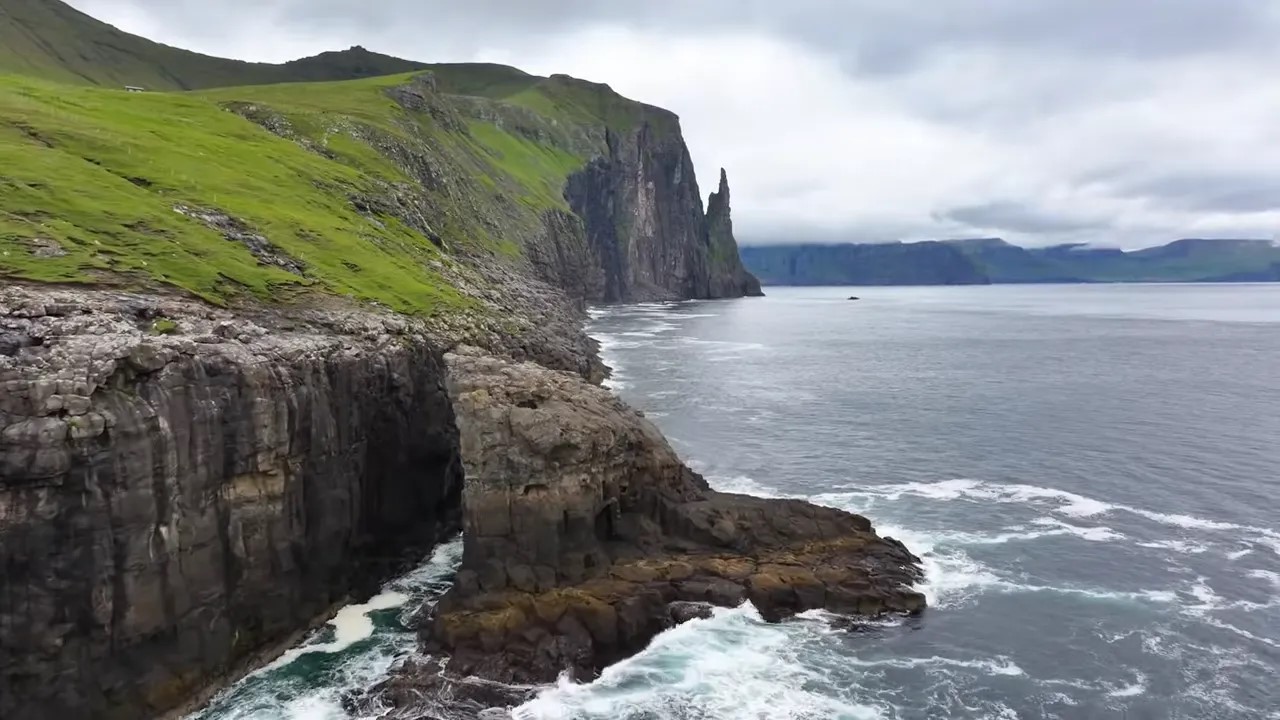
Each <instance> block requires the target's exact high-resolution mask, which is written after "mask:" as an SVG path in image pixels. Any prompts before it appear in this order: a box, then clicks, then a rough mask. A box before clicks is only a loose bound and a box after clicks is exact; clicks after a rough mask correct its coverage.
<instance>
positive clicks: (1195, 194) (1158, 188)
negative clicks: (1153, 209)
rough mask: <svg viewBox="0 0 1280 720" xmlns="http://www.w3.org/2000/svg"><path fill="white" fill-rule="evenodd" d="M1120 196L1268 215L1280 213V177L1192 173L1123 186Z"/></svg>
mask: <svg viewBox="0 0 1280 720" xmlns="http://www.w3.org/2000/svg"><path fill="white" fill-rule="evenodd" d="M1117 191H1118V193H1119V194H1121V195H1123V196H1125V197H1131V198H1144V199H1148V200H1151V201H1153V202H1156V203H1159V204H1162V205H1165V206H1169V207H1173V208H1176V209H1180V210H1192V211H1207V212H1214V211H1221V212H1243V213H1250V212H1265V211H1268V210H1280V174H1249V173H1240V174H1233V173H1226V174H1222V173H1212V172H1205V173H1189V174H1178V175H1166V176H1161V177H1152V178H1146V179H1141V180H1136V181H1129V182H1127V183H1124V184H1122V185H1121V186H1120V187H1119V188H1118V189H1117Z"/></svg>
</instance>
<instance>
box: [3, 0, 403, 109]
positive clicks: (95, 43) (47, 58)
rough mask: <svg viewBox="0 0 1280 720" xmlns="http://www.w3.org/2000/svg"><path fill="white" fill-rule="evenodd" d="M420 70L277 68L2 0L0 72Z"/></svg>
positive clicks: (377, 60)
mask: <svg viewBox="0 0 1280 720" xmlns="http://www.w3.org/2000/svg"><path fill="white" fill-rule="evenodd" d="M422 67H424V65H423V64H422V63H415V62H410V61H408V60H401V59H399V58H394V57H390V56H388V55H380V54H378V53H373V52H369V51H368V50H365V49H363V48H358V47H356V48H351V49H350V50H344V51H341V52H330V53H323V54H321V55H317V56H315V57H310V58H303V59H301V60H295V61H293V62H288V63H283V64H280V65H271V64H267V63H249V62H242V61H239V60H227V59H223V58H215V57H210V56H208V55H201V54H200V53H194V52H190V51H188V50H180V49H178V48H174V47H169V46H168V45H161V44H160V43H156V42H152V41H150V40H147V39H146V38H141V37H138V36H137V35H131V34H129V33H126V32H122V31H120V30H117V29H116V28H114V27H112V26H111V25H108V24H106V23H104V22H100V21H98V20H96V19H94V18H92V17H89V16H88V15H85V14H84V13H82V12H80V11H79V10H76V9H75V8H73V7H71V6H69V5H67V4H65V3H62V2H58V1H57V0H0V73H17V74H21V75H31V76H34V77H40V78H45V79H48V80H57V81H59V82H70V83H81V84H90V85H102V86H108V87H123V86H126V85H133V86H139V87H145V88H148V89H151V90H192V89H198V88H210V87H227V86H232V85H260V84H268V83H283V82H321V81H326V80H350V79H356V78H364V77H373V76H377V75H391V74H394V73H403V72H409V71H411V70H417V69H420V68H422Z"/></svg>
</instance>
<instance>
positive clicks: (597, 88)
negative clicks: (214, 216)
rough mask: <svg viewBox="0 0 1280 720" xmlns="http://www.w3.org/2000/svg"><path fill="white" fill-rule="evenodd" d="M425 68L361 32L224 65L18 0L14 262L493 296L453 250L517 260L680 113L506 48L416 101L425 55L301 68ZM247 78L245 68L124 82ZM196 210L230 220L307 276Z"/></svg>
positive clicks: (359, 296) (445, 77) (73, 269)
mask: <svg viewBox="0 0 1280 720" xmlns="http://www.w3.org/2000/svg"><path fill="white" fill-rule="evenodd" d="M53 48H58V49H57V50H56V51H55V50H54V49H53ZM418 67H422V66H418V65H416V64H414V63H408V62H406V61H400V60H396V59H395V58H386V57H385V56H379V55H376V54H373V53H368V52H367V51H364V50H361V49H359V48H353V49H352V50H350V51H344V52H342V53H327V54H324V55H322V56H318V57H316V58H308V59H304V60H300V61H295V62H293V63H286V64H285V65H279V66H276V65H260V64H251V63H242V62H239V61H232V60H221V59H218V58H210V57H206V56H203V55H198V54H195V53H189V52H187V51H184V50H178V49H175V48H170V47H167V46H163V45H158V44H156V43H152V42H150V41H147V40H145V39H143V38H138V37H135V36H132V35H128V34H126V33H122V32H120V31H118V30H116V29H115V28H112V27H110V26H108V25H105V24H103V23H100V22H98V21H96V20H93V19H92V18H90V17H88V16H86V15H83V14H82V13H79V12H78V11H76V10H73V9H72V8H70V7H69V6H67V5H65V4H63V3H61V2H58V1H57V0H0V73H4V72H6V71H16V72H19V73H21V74H22V76H8V75H3V74H0V278H18V279H26V280H34V281H43V282H59V283H109V284H116V285H124V286H130V287H147V286H154V285H156V284H163V285H167V286H170V287H173V288H178V289H181V290H184V291H187V292H190V293H192V294H194V295H196V296H199V297H201V298H204V299H206V300H208V301H210V302H213V303H218V304H229V303H234V302H237V301H240V300H250V299H252V300H259V301H274V302H281V301H290V300H299V301H300V300H304V299H306V298H308V297H310V296H312V295H314V294H317V293H321V294H326V295H334V296H339V297H346V298H350V299H352V300H355V301H360V302H366V303H377V304H380V305H384V306H387V307H389V308H392V309H395V310H398V311H403V312H409V313H418V314H431V313H437V312H440V311H442V310H447V309H453V308H460V307H469V308H474V307H478V306H479V304H478V303H477V302H476V301H474V300H472V299H471V298H469V297H466V296H464V295H463V294H462V293H459V292H458V291H457V290H456V289H455V288H453V287H451V286H450V285H449V283H448V282H446V281H445V280H444V278H443V277H442V276H441V275H440V273H439V268H441V267H442V261H443V260H445V258H444V257H442V256H443V255H444V254H448V253H460V252H462V253H468V254H470V253H490V254H494V255H498V256H506V257H514V256H519V255H520V254H521V253H522V248H523V243H524V241H525V239H526V238H529V237H534V236H537V235H538V234H540V233H542V232H545V230H544V228H543V222H544V216H545V215H546V213H548V212H550V211H566V210H568V207H567V204H566V201H565V199H564V188H565V184H566V181H567V180H568V178H569V176H570V175H571V174H572V173H574V172H575V171H577V170H579V169H581V168H582V167H583V166H584V164H585V163H586V161H587V160H588V159H589V158H591V157H594V156H597V155H600V154H602V153H604V152H606V151H607V148H606V147H605V145H604V137H605V133H604V132H603V130H604V128H606V127H607V128H609V129H610V130H612V131H614V132H626V131H628V130H631V129H633V128H635V127H637V126H638V125H639V124H641V123H649V124H650V125H651V126H652V127H653V128H655V129H657V130H658V131H659V132H667V131H669V130H672V129H678V121H677V120H676V118H675V116H674V115H672V114H670V113H668V112H666V111H664V110H660V109H658V108H653V107H650V106H647V105H643V104H641V103H637V102H634V101H632V100H628V99H626V98H623V97H621V96H619V95H617V94H616V93H614V92H613V91H612V90H610V89H609V88H608V86H605V85H597V84H594V83H589V82H585V81H581V80H575V79H572V78H568V77H565V76H554V77H551V78H540V77H536V76H533V75H528V74H526V73H523V72H521V71H519V70H516V69H514V68H509V67H505V66H501V65H485V64H461V65H435V66H429V67H430V69H431V71H432V72H433V74H434V76H435V82H436V85H437V87H438V88H439V90H440V94H435V93H430V92H427V93H425V100H423V102H425V104H426V106H425V107H422V108H420V111H414V112H411V111H408V110H406V109H404V108H402V107H401V106H400V105H399V104H398V103H397V102H396V101H395V100H394V99H393V98H392V96H391V92H390V91H392V90H393V89H394V88H398V87H401V86H405V85H409V84H411V83H413V82H415V78H416V75H417V74H418V71H417V70H415V71H413V72H407V73H402V74H399V75H386V76H377V77H362V78H361V79H353V80H345V81H330V82H300V81H302V80H308V79H329V78H332V77H344V76H348V77H349V76H362V75H366V74H369V73H373V72H380V71H387V70H388V69H396V70H402V71H403V70H410V69H412V68H418ZM37 77H40V78H44V79H36V78H37ZM273 82H274V83H275V84H263V83H273ZM62 83H68V84H62ZM231 83H248V84H247V85H244V86H238V87H227V88H221V89H205V90H198V91H194V92H189V93H171V92H146V93H127V92H124V91H122V90H121V89H119V86H120V85H123V84H137V85H144V86H147V87H150V88H153V89H156V88H189V87H205V88H208V87H212V86H220V85H227V84H231ZM93 84H98V85H106V86H108V87H106V88H98V87H92V86H91V85H93ZM179 208H195V209H197V210H206V211H216V212H217V213H223V214H225V215H227V216H230V217H231V218H233V219H234V223H235V229H236V231H237V232H243V233H251V234H253V235H257V236H261V237H262V238H265V242H267V243H269V246H270V247H269V248H268V250H269V252H270V253H271V255H273V256H284V257H285V258H286V260H287V262H285V265H287V266H291V265H292V264H293V263H296V264H297V265H300V266H301V267H302V268H303V270H302V272H301V273H297V272H290V271H289V270H286V269H285V268H283V267H280V266H279V265H278V264H277V263H276V262H275V258H273V257H271V256H265V255H264V257H263V258H259V257H257V256H255V254H254V250H252V249H251V248H250V247H249V246H248V245H247V244H246V243H244V242H240V241H237V240H229V239H227V238H226V237H224V232H223V230H222V229H215V228H211V227H209V226H208V225H207V224H206V223H205V222H203V221H201V220H200V219H198V218H194V217H191V216H190V214H189V213H188V214H184V213H182V212H178V209H179ZM254 243H255V244H256V245H261V242H259V241H254ZM256 250H257V251H258V252H259V254H262V249H261V247H257V248H256ZM290 269H296V267H290Z"/></svg>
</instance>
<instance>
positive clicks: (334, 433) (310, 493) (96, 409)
mask: <svg viewBox="0 0 1280 720" xmlns="http://www.w3.org/2000/svg"><path fill="white" fill-rule="evenodd" d="M403 330H404V328H403V327H394V326H385V325H382V324H381V323H380V322H378V321H371V322H369V323H365V324H355V325H351V326H348V327H347V328H346V331H347V332H345V333H343V329H342V328H332V327H331V328H323V329H322V328H303V327H294V328H290V327H288V326H279V327H268V328H263V327H259V326H257V325H255V324H254V323H253V322H250V321H248V320H246V319H245V318H242V317H234V316H231V315H230V314H229V313H225V312H221V311H214V310H210V309H209V308H207V307H205V306H200V305H196V304H194V303H178V302H170V301H162V300H157V299H156V298H154V297H151V298H147V297H140V296H125V295H107V294H98V293H70V292H64V293H50V292H44V293H41V294H39V295H36V294H34V293H24V292H23V291H21V290H15V289H12V288H10V289H8V290H6V291H4V292H3V293H0V567H3V573H0V669H2V670H3V677H2V678H0V686H2V687H3V688H4V692H2V693H0V716H2V717H5V718H73V717H75V718H81V717H84V718H87V717H95V718H129V719H132V718H139V717H148V716H152V715H154V714H157V713H159V712H160V711H163V710H166V709H169V708H171V707H173V706H175V705H177V704H179V703H181V702H183V701H185V700H186V699H187V698H189V697H190V696H191V695H192V693H193V692H195V691H197V690H198V689H199V688H201V687H202V686H204V685H205V684H207V683H208V682H209V681H210V680H212V679H216V678H218V677H220V676H222V675H224V674H227V673H229V672H234V671H235V670H236V669H237V665H238V664H239V663H241V662H242V661H244V660H245V659H246V658H247V657H248V656H249V655H250V653H252V652H254V651H256V650H258V649H260V648H262V647H263V646H265V645H267V644H270V643H272V642H276V641H279V640H281V639H283V638H285V637H287V636H289V634H291V633H293V632H295V631H297V630H298V629H300V628H304V627H306V626H307V625H308V624H309V623H310V622H312V621H314V620H315V619H316V618H317V617H319V616H321V615H322V614H323V613H325V612H326V610H327V609H328V608H330V607H331V606H332V605H333V604H334V603H336V602H338V601H340V600H342V599H343V598H345V597H347V596H348V594H349V593H351V592H353V591H355V592H359V591H360V589H361V588H368V589H372V588H373V587H375V586H376V585H375V584H376V583H377V582H379V581H380V580H382V579H384V578H385V577H386V576H387V575H388V574H389V573H391V572H393V571H394V570H395V569H396V568H397V567H398V566H400V563H401V562H402V561H403V560H406V559H412V558H417V557H420V555H419V554H417V553H420V552H421V551H422V550H423V549H424V548H426V547H429V546H430V544H431V543H432V542H434V541H435V540H436V538H437V536H438V535H439V534H440V533H442V532H444V531H448V530H451V529H453V528H455V527H456V510H457V505H458V502H459V495H460V492H461V482H462V474H461V469H460V464H459V461H458V457H457V454H456V447H457V436H456V429H455V426H454V422H453V414H452V410H451V406H450V404H449V400H448V397H447V395H446V393H445V391H444V388H443V384H442V382H443V370H442V365H441V362H440V359H439V357H438V355H437V353H436V351H434V350H433V349H432V347H431V345H430V344H429V343H427V342H426V341H425V340H423V339H422V338H416V337H414V336H412V335H407V334H404V333H403ZM171 331H176V332H180V333H181V334H173V335H166V334H156V333H167V332H171ZM406 553H407V554H408V556H409V557H406Z"/></svg>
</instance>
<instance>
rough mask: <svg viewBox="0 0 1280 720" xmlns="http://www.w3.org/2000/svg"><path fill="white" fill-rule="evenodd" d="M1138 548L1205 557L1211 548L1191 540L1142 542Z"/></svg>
mask: <svg viewBox="0 0 1280 720" xmlns="http://www.w3.org/2000/svg"><path fill="white" fill-rule="evenodd" d="M1138 547H1144V548H1152V549H1156V550H1172V551H1174V552H1176V553H1181V554H1183V555H1203V554H1204V553H1207V552H1209V546H1208V545H1205V544H1203V543H1197V542H1191V541H1189V540H1153V541H1151V542H1140V543H1138Z"/></svg>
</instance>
